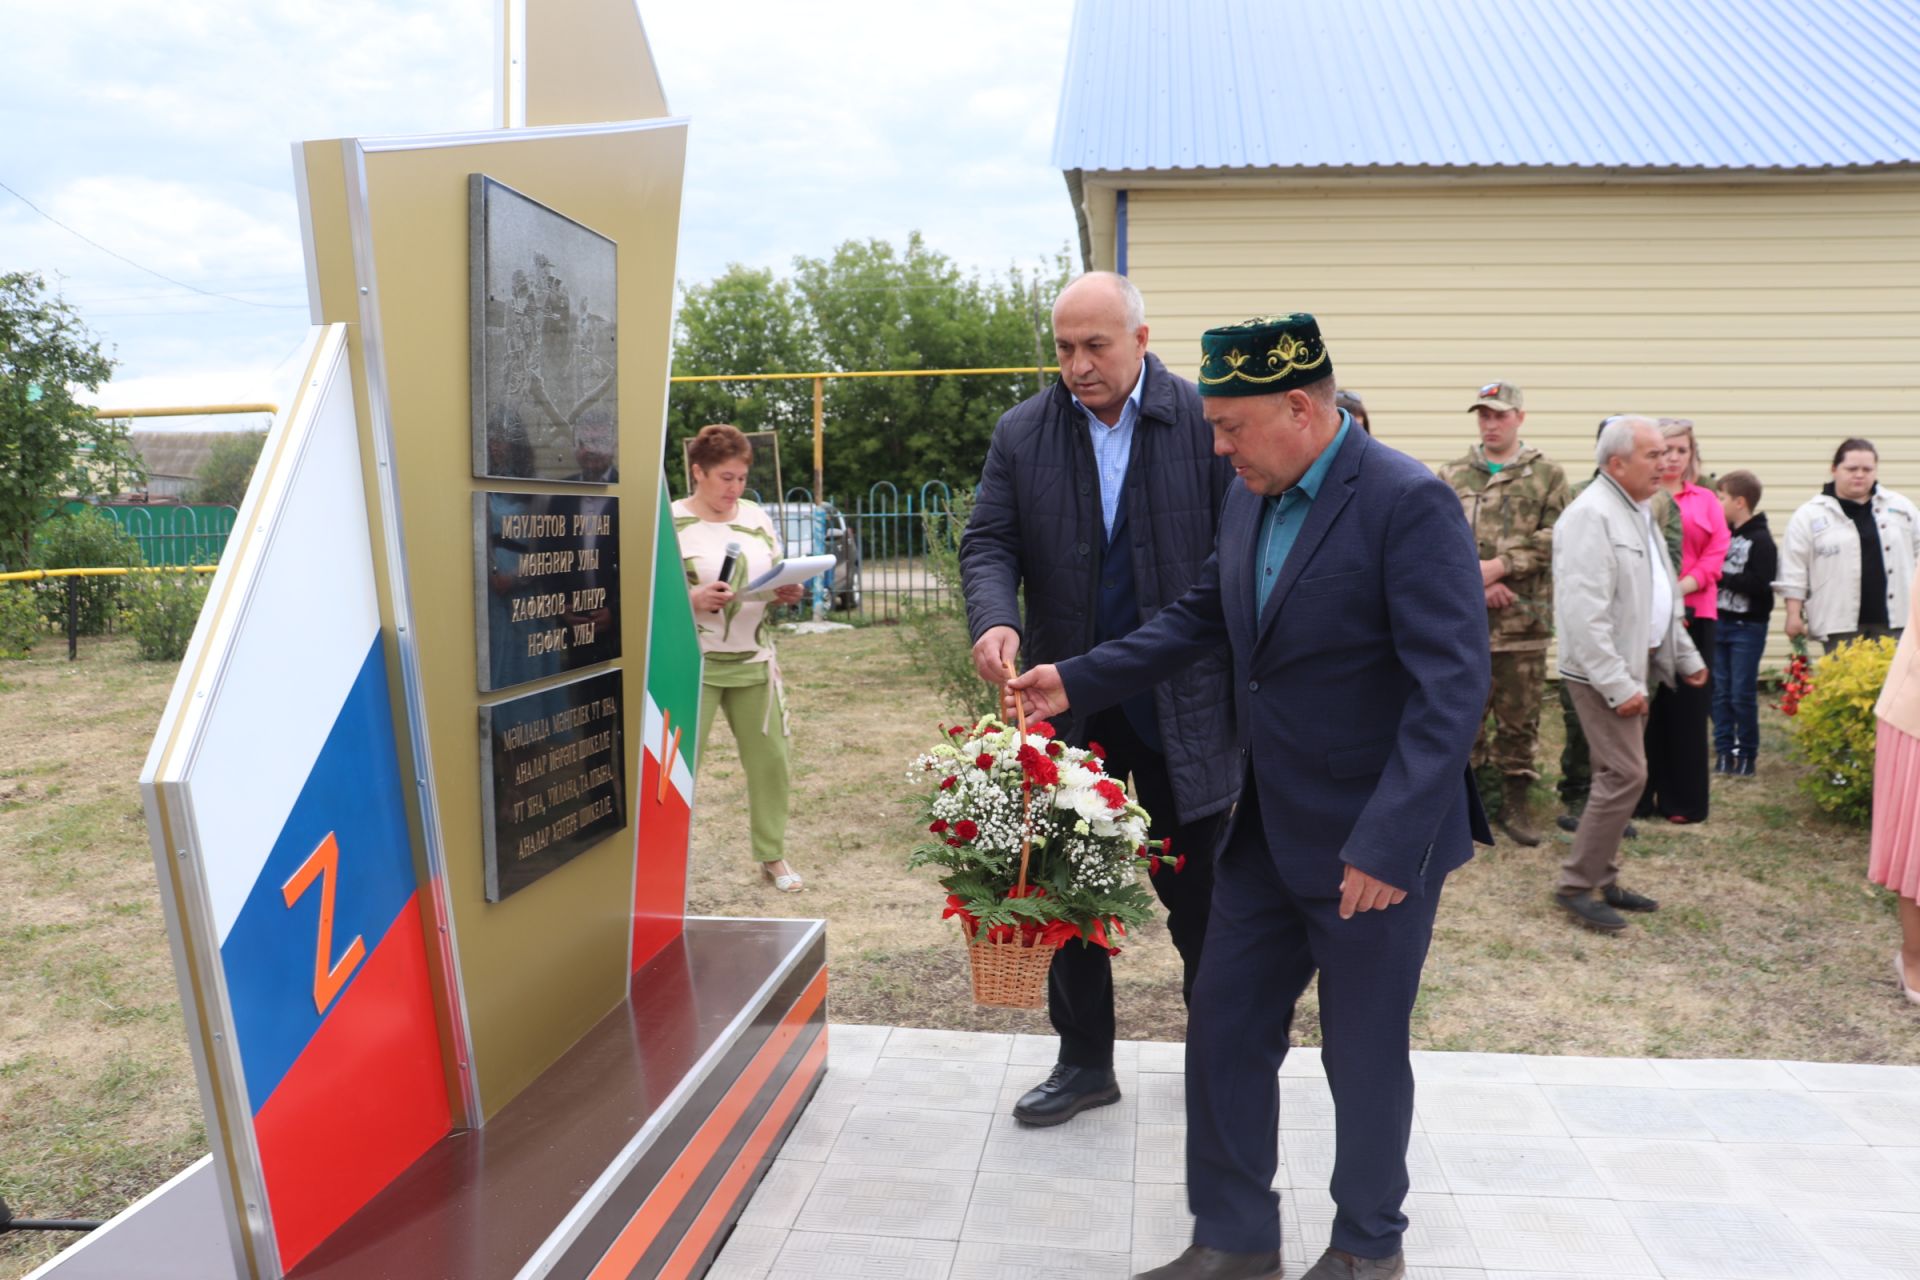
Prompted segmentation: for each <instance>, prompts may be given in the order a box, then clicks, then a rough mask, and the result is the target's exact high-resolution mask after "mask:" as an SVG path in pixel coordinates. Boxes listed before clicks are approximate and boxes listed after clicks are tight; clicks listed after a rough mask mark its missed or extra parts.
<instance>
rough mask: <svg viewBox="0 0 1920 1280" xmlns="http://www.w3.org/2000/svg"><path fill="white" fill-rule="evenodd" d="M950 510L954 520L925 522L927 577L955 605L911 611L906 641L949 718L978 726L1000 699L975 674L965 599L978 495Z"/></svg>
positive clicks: (957, 498)
mask: <svg viewBox="0 0 1920 1280" xmlns="http://www.w3.org/2000/svg"><path fill="white" fill-rule="evenodd" d="M950 510H951V511H952V516H951V518H950V519H949V518H948V517H947V516H946V515H944V514H942V513H940V512H936V511H929V512H927V513H926V514H925V515H924V516H923V517H922V518H921V520H922V527H923V528H924V529H925V531H926V537H927V572H928V574H929V575H931V576H932V578H933V580H934V581H935V582H937V583H939V584H940V585H941V586H942V587H943V588H944V589H945V591H946V595H947V599H948V601H949V603H943V604H929V605H924V606H916V607H909V608H908V609H907V611H906V614H905V616H904V617H903V618H902V619H901V621H902V622H903V623H904V624H905V625H904V626H903V627H902V629H901V638H902V640H903V641H904V643H905V644H906V646H907V653H908V655H909V656H910V657H911V658H912V659H913V661H914V665H915V666H917V667H919V668H920V669H921V671H922V672H924V673H925V674H926V675H927V676H928V677H929V678H930V679H931V680H932V681H933V687H934V689H935V690H936V691H937V692H938V693H939V695H940V699H941V702H942V703H943V704H945V706H946V708H947V710H948V713H949V714H951V715H954V716H957V717H959V718H960V719H963V720H966V721H968V722H972V721H976V720H978V719H980V717H982V716H990V715H998V714H999V712H1000V695H999V692H998V691H997V690H996V689H995V688H994V687H993V686H992V685H990V684H988V683H987V682H986V681H984V680H982V679H981V678H980V674H979V673H978V672H977V671H975V670H974V669H973V642H972V640H970V639H969V638H968V634H967V609H966V605H965V604H964V603H963V602H962V600H961V595H960V534H961V531H962V530H964V529H965V528H966V527H967V518H968V517H969V516H971V515H972V514H973V491H972V490H970V489H967V490H962V491H960V492H959V493H956V494H954V495H953V499H952V501H951V504H950Z"/></svg>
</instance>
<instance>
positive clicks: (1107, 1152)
mask: <svg viewBox="0 0 1920 1280" xmlns="http://www.w3.org/2000/svg"><path fill="white" fill-rule="evenodd" d="M1139 1127H1140V1126H1139V1125H1137V1124H1135V1123H1134V1120H1133V1117H1132V1116H1131V1115H1129V1114H1127V1112H1126V1110H1125V1108H1124V1107H1122V1106H1120V1105H1115V1106H1111V1107H1099V1108H1096V1109H1095V1110H1092V1111H1083V1112H1081V1113H1080V1114H1079V1115H1077V1116H1075V1117H1074V1118H1073V1119H1071V1120H1069V1121H1068V1122H1067V1123H1065V1124H1060V1125H1052V1126H1043V1127H1039V1128H1034V1127H1030V1126H1027V1125H1023V1124H1021V1123H1020V1122H1019V1121H1017V1120H1015V1119H1014V1118H1013V1117H1012V1116H1010V1115H1007V1114H1004V1113H1002V1114H1000V1115H996V1116H994V1117H993V1122H992V1124H991V1126H990V1127H989V1128H988V1130H987V1145H986V1154H985V1155H984V1157H983V1158H982V1159H981V1161H980V1168H981V1169H983V1170H985V1171H987V1172H990V1173H1025V1174H1035V1175H1041V1176H1051V1175H1053V1174H1057V1173H1072V1174H1075V1175H1077V1176H1080V1177H1086V1178H1097V1179H1102V1180H1107V1181H1114V1182H1132V1181H1133V1175H1134V1154H1133V1153H1134V1146H1135V1143H1136V1142H1137V1140H1138V1132H1139Z"/></svg>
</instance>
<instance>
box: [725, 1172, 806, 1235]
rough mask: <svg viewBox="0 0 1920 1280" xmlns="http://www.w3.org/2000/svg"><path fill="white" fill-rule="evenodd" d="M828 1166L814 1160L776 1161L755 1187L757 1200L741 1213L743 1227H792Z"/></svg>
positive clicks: (748, 1203) (754, 1193) (754, 1198)
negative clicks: (814, 1185)
mask: <svg viewBox="0 0 1920 1280" xmlns="http://www.w3.org/2000/svg"><path fill="white" fill-rule="evenodd" d="M826 1167H827V1166H826V1165H825V1164H816V1163H814V1162H812V1161H810V1160H775V1161H774V1162H773V1164H772V1166H771V1167H770V1168H768V1170H767V1176H766V1177H764V1178H762V1179H760V1185H759V1186H758V1187H756V1188H754V1192H753V1199H751V1200H749V1201H747V1207H746V1208H745V1209H742V1210H741V1211H740V1225H741V1226H743V1227H779V1228H786V1227H791V1226H792V1225H793V1220H794V1219H795V1218H797V1217H799V1216H800V1209H801V1207H802V1206H803V1205H805V1204H806V1202H807V1197H808V1196H809V1195H811V1194H812V1193H813V1184H814V1183H815V1182H818V1181H819V1179H820V1171H821V1170H823V1169H825V1168H826Z"/></svg>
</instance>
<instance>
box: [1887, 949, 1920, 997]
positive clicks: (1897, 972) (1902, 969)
mask: <svg viewBox="0 0 1920 1280" xmlns="http://www.w3.org/2000/svg"><path fill="white" fill-rule="evenodd" d="M1893 976H1894V979H1895V980H1896V981H1898V982H1899V984H1900V993H1901V994H1902V995H1904V996H1906V998H1907V999H1909V1000H1911V1001H1913V1002H1914V1003H1915V1004H1920V991H1915V990H1914V989H1913V988H1912V987H1910V986H1908V985H1907V966H1906V963H1905V962H1904V961H1903V960H1901V959H1900V953H1899V952H1898V951H1896V952H1894V953H1893Z"/></svg>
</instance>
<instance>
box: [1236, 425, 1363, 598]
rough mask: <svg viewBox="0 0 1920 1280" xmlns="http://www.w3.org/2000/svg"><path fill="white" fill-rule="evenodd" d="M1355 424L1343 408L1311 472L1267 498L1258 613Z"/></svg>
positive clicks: (1262, 524) (1256, 593)
mask: <svg viewBox="0 0 1920 1280" xmlns="http://www.w3.org/2000/svg"><path fill="white" fill-rule="evenodd" d="M1352 428H1353V417H1352V415H1350V414H1349V413H1348V412H1347V411H1346V410H1345V409H1342V410H1341V411H1340V431H1339V433H1338V434H1337V435H1335V436H1334V437H1333V443H1332V444H1330V445H1328V446H1327V447H1326V448H1325V449H1324V450H1322V451H1321V454H1320V456H1319V457H1317V458H1315V459H1314V460H1313V465H1312V466H1310V467H1308V468H1307V474H1305V475H1303V476H1301V477H1300V483H1298V484H1296V485H1294V486H1293V488H1291V489H1289V490H1287V491H1286V492H1285V493H1283V494H1281V495H1280V496H1279V497H1277V498H1268V499H1267V500H1266V511H1265V512H1263V513H1262V514H1261V516H1260V566H1259V567H1260V576H1259V577H1258V578H1257V579H1256V580H1255V586H1254V604H1255V610H1254V616H1255V617H1258V616H1260V615H1261V614H1264V613H1266V611H1267V598H1268V597H1269V596H1271V595H1272V594H1273V584H1274V583H1276V582H1278V581H1279V580H1280V570H1281V569H1282V568H1284V567H1285V565H1286V563H1287V554H1288V553H1289V552H1291V551H1292V550H1293V544H1294V541H1295V540H1296V539H1298V538H1299V536H1300V526H1301V525H1303V524H1305V523H1306V522H1307V513H1308V512H1310V511H1312V510H1313V500H1314V499H1315V498H1316V497H1318V496H1319V494H1320V485H1321V483H1322V482H1323V481H1324V480H1326V478H1327V472H1328V471H1330V470H1332V469H1333V458H1334V455H1335V454H1337V453H1339V452H1340V446H1341V445H1343V444H1345V443H1346V442H1347V432H1348V431H1350V430H1351V429H1352Z"/></svg>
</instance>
